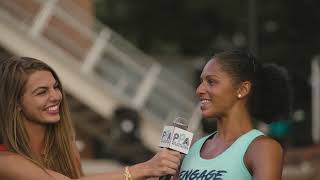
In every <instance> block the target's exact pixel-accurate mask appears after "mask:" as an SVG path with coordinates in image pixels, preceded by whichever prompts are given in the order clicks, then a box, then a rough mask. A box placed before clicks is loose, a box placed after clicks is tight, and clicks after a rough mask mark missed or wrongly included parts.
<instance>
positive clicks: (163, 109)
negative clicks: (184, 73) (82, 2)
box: [0, 0, 198, 121]
mask: <svg viewBox="0 0 320 180" xmlns="http://www.w3.org/2000/svg"><path fill="white" fill-rule="evenodd" d="M0 11H5V13H6V14H7V15H8V16H9V17H10V18H12V20H14V21H16V22H18V23H19V24H20V26H21V27H20V28H21V29H22V30H23V31H24V32H25V33H26V35H28V36H31V37H33V38H34V39H37V38H43V39H46V41H47V42H49V43H51V44H52V45H54V46H55V47H56V48H58V49H59V50H61V51H64V52H66V53H68V54H69V55H71V56H72V57H74V59H75V60H76V61H77V63H79V64H80V65H81V70H82V73H83V74H90V75H93V76H94V77H95V78H96V79H99V82H103V83H104V84H105V85H106V87H108V88H109V89H105V90H104V91H109V92H110V93H113V92H114V93H116V94H117V97H118V98H119V100H121V101H122V102H125V103H127V104H130V105H132V106H134V107H135V108H137V109H139V110H141V111H142V112H146V113H147V114H151V115H152V116H153V117H155V118H156V119H158V120H160V121H161V120H162V121H164V120H167V119H168V118H169V117H171V115H172V114H173V113H175V112H187V113H190V114H186V116H187V117H193V115H192V114H193V113H195V112H196V109H197V104H196V103H195V102H196V101H195V96H194V89H193V87H191V86H190V85H189V84H188V83H186V82H185V81H183V80H182V79H179V78H177V76H176V75H175V74H174V73H172V72H170V71H169V70H167V69H166V68H165V67H163V66H161V65H160V64H159V63H158V62H157V61H156V60H154V59H153V58H152V57H150V56H148V55H146V54H144V53H143V52H142V51H140V50H138V49H137V48H135V47H134V46H133V45H132V44H131V43H129V42H128V41H127V40H125V39H124V38H122V37H121V36H120V35H119V34H117V33H115V32H114V31H112V30H111V29H110V28H109V27H107V26H105V25H103V24H101V23H100V22H99V21H97V20H96V18H95V16H94V15H93V14H90V13H92V12H86V11H85V10H83V9H81V8H80V7H78V6H77V5H76V4H74V2H73V1H58V0H28V1H24V0H1V1H0ZM0 19H1V17H0ZM57 61H58V60H57ZM194 117H198V116H194Z"/></svg>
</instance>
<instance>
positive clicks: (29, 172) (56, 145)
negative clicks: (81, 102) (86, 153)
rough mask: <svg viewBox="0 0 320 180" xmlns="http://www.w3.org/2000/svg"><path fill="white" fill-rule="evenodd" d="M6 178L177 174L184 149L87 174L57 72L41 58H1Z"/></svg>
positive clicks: (2, 171) (1, 174)
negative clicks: (180, 152) (180, 153)
mask: <svg viewBox="0 0 320 180" xmlns="http://www.w3.org/2000/svg"><path fill="white" fill-rule="evenodd" d="M0 82H1V85H0V97H1V101H0V130H1V135H2V138H3V139H2V140H3V145H1V146H0V167H1V168H0V179H1V180H11V179H12V180H20V179H21V180H46V179H48V180H49V179H57V180H64V179H83V180H106V179H110V180H117V179H119V180H120V179H125V178H126V179H146V178H149V177H159V176H162V175H166V174H175V173H176V170H177V168H178V165H179V162H180V155H179V153H176V152H173V151H169V150H162V151H161V152H159V153H158V154H156V155H155V156H154V157H153V158H152V159H150V160H149V161H146V162H143V163H140V164H136V165H133V166H130V167H127V168H126V169H125V170H124V169H120V170H118V171H115V172H111V173H104V174H99V175H96V176H88V177H83V173H82V170H81V165H80V156H79V152H78V151H77V149H76V148H75V143H74V137H75V133H74V130H73V127H72V124H71V120H70V115H69V110H68V107H67V103H66V97H65V94H64V91H63V87H62V85H61V82H60V80H59V78H58V76H57V74H56V73H55V71H54V70H53V69H52V68H51V67H49V66H48V65H47V64H45V63H43V62H42V61H40V60H37V59H34V58H28V57H19V58H18V57H15V58H11V59H7V60H3V61H0Z"/></svg>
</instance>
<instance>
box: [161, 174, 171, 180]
mask: <svg viewBox="0 0 320 180" xmlns="http://www.w3.org/2000/svg"><path fill="white" fill-rule="evenodd" d="M170 179H171V175H166V176H161V177H159V180H170Z"/></svg>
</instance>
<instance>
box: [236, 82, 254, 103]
mask: <svg viewBox="0 0 320 180" xmlns="http://www.w3.org/2000/svg"><path fill="white" fill-rule="evenodd" d="M251 85H252V84H251V82H250V81H244V82H241V84H240V86H239V88H238V90H237V97H238V98H239V99H241V98H243V97H246V96H248V94H249V93H250V91H251Z"/></svg>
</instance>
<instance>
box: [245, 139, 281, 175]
mask: <svg viewBox="0 0 320 180" xmlns="http://www.w3.org/2000/svg"><path fill="white" fill-rule="evenodd" d="M245 158H247V162H248V164H249V169H251V171H252V176H253V179H254V180H270V179H272V180H281V177H282V169H283V151H282V147H281V145H280V144H279V143H278V142H277V141H275V140H273V139H271V138H268V137H265V136H261V137H258V138H256V139H255V140H254V141H253V142H252V143H251V145H250V146H249V149H248V151H247V153H246V157H245Z"/></svg>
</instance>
